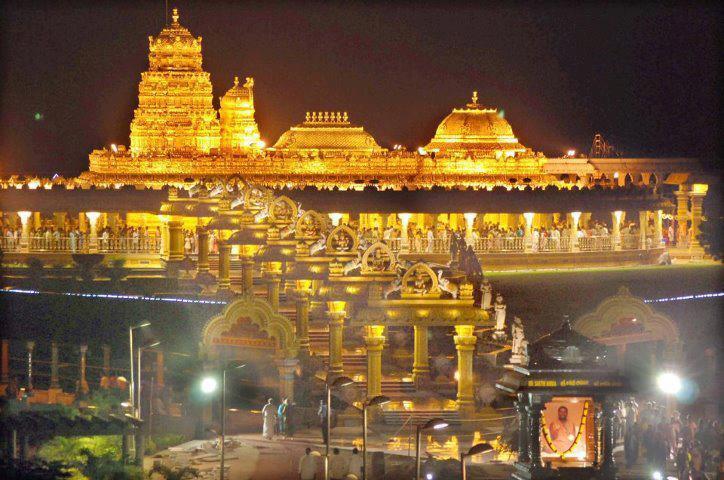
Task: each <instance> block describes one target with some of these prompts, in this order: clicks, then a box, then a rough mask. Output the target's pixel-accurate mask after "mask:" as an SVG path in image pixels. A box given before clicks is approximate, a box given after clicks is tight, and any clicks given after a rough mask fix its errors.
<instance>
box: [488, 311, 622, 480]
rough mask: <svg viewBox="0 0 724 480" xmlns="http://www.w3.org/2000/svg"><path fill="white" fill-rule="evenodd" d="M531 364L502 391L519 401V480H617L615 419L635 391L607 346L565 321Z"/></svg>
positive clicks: (516, 369) (512, 373)
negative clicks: (618, 402) (623, 400)
mask: <svg viewBox="0 0 724 480" xmlns="http://www.w3.org/2000/svg"><path fill="white" fill-rule="evenodd" d="M528 357H529V361H528V365H518V364H509V365H506V367H505V368H506V372H505V374H504V376H503V378H501V379H500V380H499V382H498V383H497V384H496V387H497V388H498V389H499V390H501V391H503V392H505V393H506V394H508V395H510V396H513V397H515V398H516V407H517V411H518V419H519V425H520V428H519V435H518V452H519V453H518V461H517V462H516V469H515V472H514V473H513V474H512V478H514V479H517V480H539V479H584V478H585V479H600V480H603V479H606V480H608V479H614V478H616V467H615V464H614V459H613V447H614V437H613V416H614V406H615V402H616V400H618V398H619V397H620V396H621V395H623V394H626V393H630V390H631V389H630V385H629V382H628V379H627V378H626V377H624V376H623V375H622V374H621V373H620V372H619V370H618V369H617V367H616V366H615V362H613V360H614V359H613V358H612V356H611V355H609V351H608V349H607V347H606V346H604V345H602V344H600V343H597V342H595V341H593V340H591V339H589V338H588V337H585V336H583V335H581V334H579V333H577V332H575V331H574V330H573V329H572V328H571V325H570V323H569V321H568V318H566V319H565V321H564V323H563V325H562V326H561V327H560V328H559V329H558V330H556V331H554V332H552V333H551V334H549V335H547V336H544V337H542V338H540V339H539V340H537V341H535V342H534V343H532V344H531V345H530V346H529V349H528Z"/></svg>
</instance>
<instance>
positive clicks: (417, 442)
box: [415, 418, 450, 480]
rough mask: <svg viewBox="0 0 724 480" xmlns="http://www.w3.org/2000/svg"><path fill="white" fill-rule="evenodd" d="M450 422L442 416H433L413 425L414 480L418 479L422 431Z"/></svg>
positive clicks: (440, 426)
mask: <svg viewBox="0 0 724 480" xmlns="http://www.w3.org/2000/svg"><path fill="white" fill-rule="evenodd" d="M449 425H450V424H449V423H448V422H446V421H445V420H443V419H442V418H433V419H430V420H428V421H427V422H425V423H423V424H417V425H416V426H415V480H420V478H421V477H420V467H421V464H420V463H421V462H420V447H421V443H422V432H423V431H425V430H442V429H443V428H447V427H448V426H449Z"/></svg>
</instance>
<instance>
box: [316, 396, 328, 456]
mask: <svg viewBox="0 0 724 480" xmlns="http://www.w3.org/2000/svg"><path fill="white" fill-rule="evenodd" d="M317 416H318V417H319V423H320V426H321V427H322V441H323V442H324V444H325V445H326V444H327V442H328V441H329V439H328V438H327V405H325V404H324V400H320V401H319V410H317Z"/></svg>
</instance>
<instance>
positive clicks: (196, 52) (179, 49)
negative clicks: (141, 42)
mask: <svg viewBox="0 0 724 480" xmlns="http://www.w3.org/2000/svg"><path fill="white" fill-rule="evenodd" d="M171 18H172V20H173V21H172V22H171V25H169V26H167V27H165V28H164V29H163V30H161V33H159V34H158V36H157V37H153V36H149V37H148V47H149V54H148V63H149V70H151V71H157V70H174V71H201V37H194V36H193V35H191V32H189V30H188V29H187V28H186V27H184V26H182V25H181V24H180V23H179V22H178V19H179V14H178V9H177V8H174V9H173V15H171Z"/></svg>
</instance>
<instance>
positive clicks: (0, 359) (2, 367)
mask: <svg viewBox="0 0 724 480" xmlns="http://www.w3.org/2000/svg"><path fill="white" fill-rule="evenodd" d="M0 345H1V346H0V351H1V353H0V383H8V382H10V341H9V340H5V339H3V341H2V344H0Z"/></svg>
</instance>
